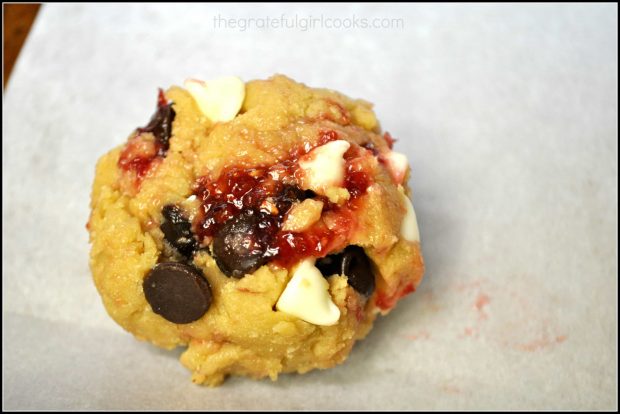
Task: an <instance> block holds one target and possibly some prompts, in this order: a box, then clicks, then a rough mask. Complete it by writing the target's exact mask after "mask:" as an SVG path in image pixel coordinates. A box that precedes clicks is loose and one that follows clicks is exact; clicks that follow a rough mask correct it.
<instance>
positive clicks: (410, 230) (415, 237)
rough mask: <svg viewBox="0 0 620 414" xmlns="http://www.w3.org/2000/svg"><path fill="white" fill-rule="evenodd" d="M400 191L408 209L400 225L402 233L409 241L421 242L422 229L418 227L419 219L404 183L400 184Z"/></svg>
mask: <svg viewBox="0 0 620 414" xmlns="http://www.w3.org/2000/svg"><path fill="white" fill-rule="evenodd" d="M398 191H399V192H400V194H401V196H402V199H403V203H404V204H405V209H406V212H405V217H403V222H402V224H401V225H400V235H401V236H402V238H403V239H405V240H407V241H410V242H419V241H420V230H419V229H418V220H417V218H416V216H415V210H414V209H413V204H411V200H409V197H407V195H406V194H405V190H404V189H403V186H402V185H399V186H398Z"/></svg>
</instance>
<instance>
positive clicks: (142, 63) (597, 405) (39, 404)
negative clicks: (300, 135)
mask: <svg viewBox="0 0 620 414" xmlns="http://www.w3.org/2000/svg"><path fill="white" fill-rule="evenodd" d="M282 14H284V15H285V16H286V18H287V19H294V18H295V15H296V14H297V18H298V19H300V18H308V16H312V17H314V18H320V16H321V14H322V15H323V22H324V25H326V24H327V21H326V20H325V19H327V18H331V19H347V18H348V19H349V20H350V23H348V24H349V25H351V24H353V19H355V17H358V18H368V19H373V18H385V19H402V23H403V25H402V27H398V26H396V27H391V28H385V29H369V28H367V29H363V28H360V27H357V28H350V29H334V28H331V29H330V28H329V27H325V26H324V27H323V28H320V27H314V28H312V29H309V30H303V27H301V26H298V27H297V28H284V29H278V28H271V29H264V28H261V27H258V25H259V24H260V23H258V20H256V21H255V23H254V24H253V26H252V27H250V28H248V29H246V30H245V31H242V30H240V29H233V28H230V27H229V28H225V27H224V26H223V23H222V22H221V20H220V23H219V27H218V26H217V25H216V23H217V21H214V18H216V19H217V18H218V16H219V17H220V18H221V19H234V18H246V19H249V18H254V19H263V20H264V19H265V18H266V17H270V18H271V19H280V18H281V15H282ZM298 21H299V20H298ZM247 22H249V20H248V21H246V23H247ZM332 22H333V20H332ZM343 22H344V20H341V24H343V25H344V24H345V23H343ZM379 23H381V22H379ZM239 24H244V23H239ZM239 24H238V25H239ZM248 24H252V23H248ZM262 24H263V26H264V24H265V23H264V22H263V23H262ZM299 24H302V23H298V25H299ZM334 24H335V23H333V24H332V26H333V25H334ZM238 25H237V26H238ZM617 35H618V29H617V5H611V4H609V5H568V6H567V5H509V6H506V5H504V6H501V5H409V6H406V5H403V6H400V5H346V6H343V5H340V6H327V5H316V6H311V5H289V6H286V5H279V4H272V5H264V4H256V5H251V4H243V5H130V6H126V5H120V4H117V5H86V4H81V5H77V4H76V5H55V4H47V5H44V6H43V8H42V10H41V13H40V15H39V17H38V18H37V21H36V23H35V25H34V28H33V31H32V33H31V35H30V37H29V39H28V41H27V44H26V45H25V48H24V49H23V51H22V54H21V56H20V58H19V61H18V62H17V65H16V67H15V69H14V73H13V75H12V77H11V79H10V82H9V85H8V89H7V91H6V92H5V95H4V105H3V121H4V122H3V134H2V172H3V176H2V184H3V189H2V195H3V202H2V224H3V229H2V239H3V247H2V263H3V266H2V285H3V286H2V287H3V293H2V298H3V308H2V319H3V356H2V360H3V371H2V373H3V406H4V408H5V409H46V408H47V409H202V410H207V409H330V408H331V409H356V410H357V409H489V410H492V409H517V408H520V409H544V408H546V409H617V401H618V400H617V385H618V381H617V375H618V371H617V362H618V360H617V350H618V348H617V333H618V330H617V326H618V320H617V312H618V296H617V288H618V266H617V259H618V232H617V224H618V223H617V216H618V191H617V186H618V179H617V174H618V144H617V138H618V117H617V114H618V112H617V111H618V94H617V87H618V82H617V79H618V78H617V71H618V53H617V47H618V44H617ZM276 72H280V73H284V74H287V75H289V76H291V77H293V78H294V79H296V80H299V81H302V82H305V83H307V84H309V85H312V86H322V87H329V88H334V89H337V90H340V91H342V92H344V93H346V94H348V95H350V96H353V97H360V98H364V99H367V100H369V101H371V102H374V103H375V104H376V106H375V108H376V111H377V114H378V116H379V119H380V120H381V123H382V126H383V128H384V129H385V130H388V131H389V132H390V133H391V134H392V135H393V136H394V137H396V138H398V142H397V144H396V149H397V150H399V151H402V152H405V153H406V154H407V155H408V157H409V159H410V161H411V165H412V175H411V180H410V184H411V185H412V187H413V190H414V206H415V208H416V211H417V216H418V220H419V226H420V231H421V235H422V242H423V251H424V255H425V259H426V264H427V272H426V277H425V280H424V282H423V283H422V285H421V287H420V288H419V290H418V291H417V292H416V293H415V294H413V295H411V296H409V297H408V298H407V299H406V300H404V301H403V302H401V303H400V304H399V305H398V307H397V308H396V309H395V310H394V311H393V312H392V314H390V315H389V316H388V317H385V318H381V319H380V320H378V322H377V323H376V326H375V329H374V330H373V331H372V332H371V334H370V335H369V337H368V338H367V339H365V340H364V341H362V342H361V343H359V344H358V345H356V346H355V348H354V351H353V353H352V354H351V356H350V358H349V359H348V361H347V362H346V363H345V364H344V365H341V366H339V367H337V368H335V369H331V370H328V371H319V372H312V373H309V374H306V375H302V376H300V375H283V376H282V377H281V378H280V380H279V381H278V382H276V383H272V382H271V381H269V380H265V381H260V382H256V381H251V380H247V379H244V378H233V379H231V380H229V381H227V382H226V383H225V384H224V385H223V386H222V387H220V388H217V389H208V388H202V387H198V386H196V385H193V384H192V383H191V382H190V379H189V377H190V375H189V372H188V371H186V370H185V368H183V367H182V366H181V365H180V363H179V362H178V361H177V358H178V356H179V355H180V351H178V352H166V351H160V350H158V349H156V348H155V347H153V346H151V345H149V344H147V343H141V342H138V341H136V340H134V339H133V337H132V336H131V335H130V334H128V333H126V332H124V331H123V330H122V329H121V328H120V327H118V326H117V325H116V324H115V323H114V322H112V321H111V319H110V318H109V317H108V316H107V315H106V313H105V311H104V308H103V305H102V304H101V301H100V299H99V296H98V294H97V292H96V290H95V287H94V285H93V283H92V281H91V276H90V272H89V269H88V250H89V246H88V242H87V233H86V230H85V227H84V226H85V223H86V221H87V219H88V214H89V209H88V202H89V193H90V185H91V182H92V180H93V174H94V166H95V162H96V160H97V158H98V157H99V156H100V155H102V154H103V153H104V152H105V151H107V150H109V149H110V148H112V147H113V146H115V145H117V144H119V143H121V142H123V141H124V140H125V138H126V137H127V135H128V134H129V132H130V131H131V130H132V129H133V128H134V127H136V126H141V125H144V124H145V123H146V122H147V121H148V119H149V117H150V115H151V113H152V111H153V108H154V105H155V94H156V88H157V87H159V86H161V87H167V86H168V85H170V84H181V82H182V81H183V80H184V79H185V78H186V77H198V78H204V79H208V78H212V77H217V76H221V75H229V74H236V75H239V76H241V77H242V78H243V79H246V80H249V79H253V78H265V77H268V76H270V75H271V74H273V73H276Z"/></svg>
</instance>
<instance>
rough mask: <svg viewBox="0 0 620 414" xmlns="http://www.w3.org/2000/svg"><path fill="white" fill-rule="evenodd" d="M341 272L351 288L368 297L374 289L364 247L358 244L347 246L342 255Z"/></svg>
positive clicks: (373, 279) (373, 281)
mask: <svg viewBox="0 0 620 414" xmlns="http://www.w3.org/2000/svg"><path fill="white" fill-rule="evenodd" d="M341 272H342V274H343V275H346V276H347V281H348V283H349V285H351V286H352V287H353V289H355V290H357V291H358V292H359V293H361V294H362V295H364V296H366V297H368V296H370V295H372V292H373V291H374V290H375V275H374V274H373V272H372V267H371V266H370V260H369V259H368V256H366V253H364V249H362V248H361V247H359V246H347V248H346V249H344V253H343V257H342V265H341Z"/></svg>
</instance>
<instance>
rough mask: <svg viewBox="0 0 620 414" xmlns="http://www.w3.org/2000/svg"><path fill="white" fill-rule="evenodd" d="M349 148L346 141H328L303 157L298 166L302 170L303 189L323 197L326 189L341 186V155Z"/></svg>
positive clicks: (342, 176) (342, 175)
mask: <svg viewBox="0 0 620 414" xmlns="http://www.w3.org/2000/svg"><path fill="white" fill-rule="evenodd" d="M350 146H351V144H349V143H348V142H347V141H343V140H337V141H330V142H328V143H327V144H325V145H321V146H320V147H316V148H315V149H313V150H312V151H310V152H309V153H308V154H306V155H304V156H303V157H302V158H301V159H300V160H299V166H300V167H301V169H302V170H303V178H302V179H303V187H304V189H306V190H312V191H314V192H316V193H318V194H322V195H325V192H326V190H327V189H329V188H333V187H340V186H342V182H343V181H344V158H343V155H344V153H345V152H347V150H348V149H349V147H350Z"/></svg>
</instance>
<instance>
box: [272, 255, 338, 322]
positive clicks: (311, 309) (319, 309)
mask: <svg viewBox="0 0 620 414" xmlns="http://www.w3.org/2000/svg"><path fill="white" fill-rule="evenodd" d="M314 262H315V259H314V258H310V259H305V260H303V261H301V262H300V263H299V264H298V266H297V268H296V269H295V270H294V272H293V276H292V277H291V280H290V281H289V282H288V284H287V285H286V288H284V292H282V295H280V299H278V302H277V303H276V309H277V310H279V311H280V312H284V313H288V314H289V315H293V316H297V317H298V318H300V319H303V320H304V321H306V322H310V323H312V324H315V325H323V326H330V325H335V324H336V323H338V319H340V309H338V306H336V305H335V304H334V302H333V301H332V298H331V296H330V295H329V283H328V282H327V280H325V278H324V277H323V275H322V274H321V272H320V271H319V269H317V268H316V267H315V266H314Z"/></svg>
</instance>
